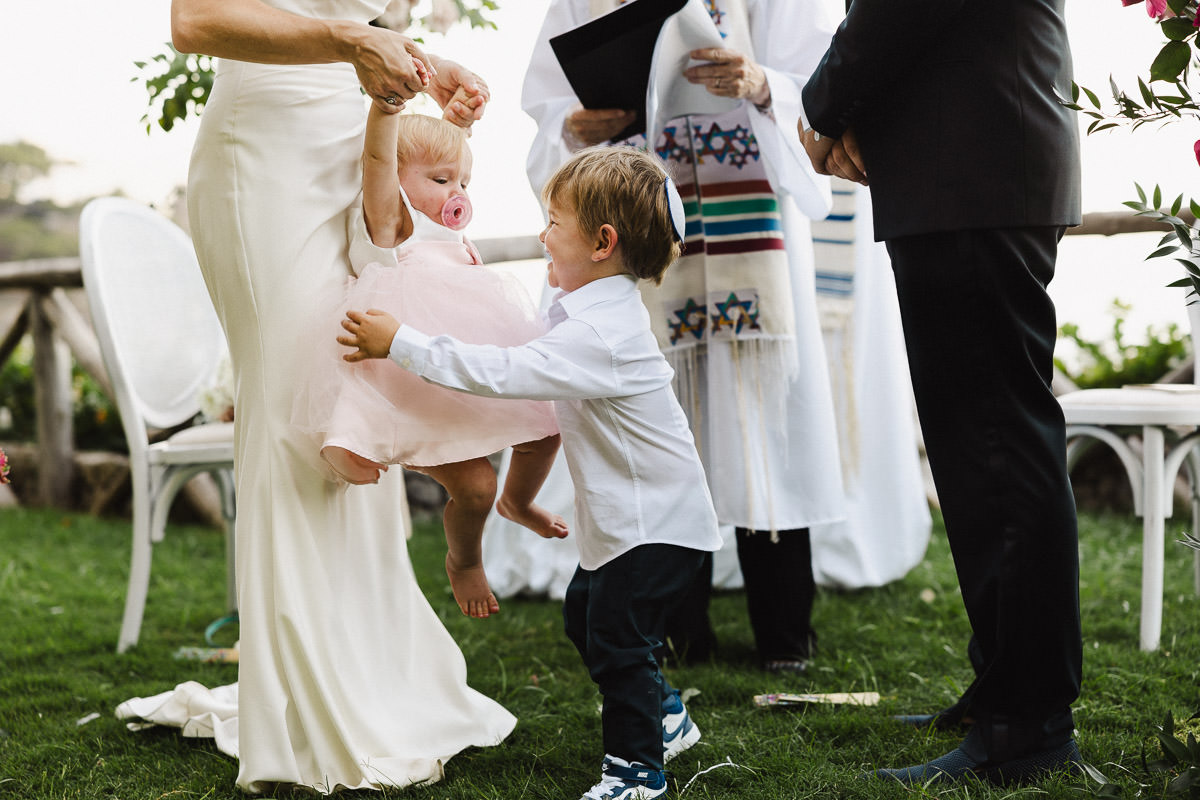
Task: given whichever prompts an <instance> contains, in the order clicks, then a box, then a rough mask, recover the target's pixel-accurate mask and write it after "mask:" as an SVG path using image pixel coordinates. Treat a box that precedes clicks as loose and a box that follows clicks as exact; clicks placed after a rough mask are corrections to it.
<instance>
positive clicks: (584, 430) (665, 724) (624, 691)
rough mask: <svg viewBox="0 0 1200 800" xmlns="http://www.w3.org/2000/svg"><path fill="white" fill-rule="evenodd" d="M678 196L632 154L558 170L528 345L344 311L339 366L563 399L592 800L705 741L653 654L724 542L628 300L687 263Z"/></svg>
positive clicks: (655, 354)
mask: <svg viewBox="0 0 1200 800" xmlns="http://www.w3.org/2000/svg"><path fill="white" fill-rule="evenodd" d="M674 192H675V190H674V186H673V185H671V184H670V182H669V181H668V180H667V176H666V173H665V172H664V171H663V169H662V167H661V165H660V164H659V162H658V161H657V160H656V159H655V158H654V157H653V156H651V155H649V154H647V153H644V152H642V151H640V150H636V149H633V148H625V147H599V148H590V149H587V150H583V151H580V152H579V153H578V154H576V155H575V157H574V158H572V159H571V160H570V161H568V162H567V163H565V164H563V166H562V167H560V168H559V170H558V172H556V173H555V175H554V176H553V177H552V178H551V179H550V181H549V182H548V183H547V184H546V187H545V189H544V190H543V199H544V200H545V202H546V204H547V207H548V211H549V224H548V225H547V226H546V228H545V230H543V231H542V233H541V236H540V237H539V238H540V239H541V241H542V244H543V245H545V247H546V251H547V253H548V254H549V256H550V263H549V282H550V285H551V286H552V287H555V288H558V289H560V290H561V292H560V293H559V295H558V296H557V297H556V298H555V300H554V302H553V303H552V304H551V306H550V308H549V310H548V312H547V315H548V317H549V324H550V325H551V326H552V327H551V328H550V330H549V332H548V333H546V334H545V335H543V336H541V337H540V338H538V339H535V340H533V341H531V342H529V343H528V344H526V345H521V346H518V347H495V346H491V345H466V344H463V343H461V342H458V341H456V340H454V339H452V338H450V337H447V336H436V337H429V336H426V335H425V334H423V333H421V332H419V331H415V330H413V329H411V328H409V327H407V326H405V325H402V324H400V323H399V322H398V321H397V320H396V319H395V318H393V317H391V316H390V315H388V314H386V313H383V312H380V311H376V310H370V311H367V312H366V313H361V312H357V311H350V312H349V313H348V314H347V315H346V317H347V318H346V319H345V320H343V321H342V327H343V328H344V329H345V330H346V334H344V335H342V336H340V337H338V341H339V342H340V343H342V344H344V345H347V346H350V347H355V348H357V349H356V350H355V352H353V353H350V354H349V355H347V356H345V358H346V360H348V361H359V360H362V359H365V358H385V357H390V358H392V360H394V361H395V362H396V363H398V364H399V365H400V366H402V367H404V368H405V369H407V370H410V371H411V372H414V373H416V374H417V375H420V376H421V377H422V378H424V379H425V380H428V381H432V382H434V383H437V384H440V385H442V386H448V387H450V388H452V389H458V390H459V391H464V392H469V393H471V394H479V395H485V396H491V397H514V398H532V399H540V400H553V401H555V403H554V405H555V411H556V412H557V414H558V424H559V429H560V431H561V434H562V446H563V450H564V451H565V453H566V457H567V464H568V466H569V468H570V472H571V477H572V480H573V481H574V483H575V506H576V508H575V518H576V528H577V531H576V544H577V546H578V547H579V568H578V570H576V572H575V575H574V577H573V578H572V579H571V583H570V585H569V586H568V587H567V593H566V599H565V601H564V606H563V619H564V623H565V628H566V632H567V636H568V637H569V638H570V639H571V641H572V643H574V645H575V647H576V648H578V650H579V653H580V655H581V656H582V657H583V661H584V664H585V665H586V666H587V668H588V670H589V672H590V674H591V676H592V679H593V680H594V681H596V683H597V684H598V686H599V688H600V693H601V694H602V695H603V697H604V706H603V711H602V713H601V724H602V728H603V732H604V750H605V756H604V762H603V767H602V771H603V777H602V779H601V781H600V783H598V784H596V785H595V786H594V787H592V789H591V790H589V791H588V792H587V793H586V794H585V795H584V798H585V799H586V798H593V799H595V800H599V799H600V798H605V800H635V798H652V797H658V796H660V795H662V794H664V793H665V792H666V790H667V788H666V778H665V777H664V776H663V772H662V767H663V763H664V762H665V761H666V760H667V759H669V758H671V757H672V756H674V755H676V754H678V753H680V752H682V751H683V750H685V749H687V748H688V747H690V746H691V745H693V744H695V742H696V741H697V740H698V739H699V738H700V731H699V729H697V728H696V726H695V724H693V723H692V721H691V719H690V718H689V716H688V714H687V711H686V709H684V707H683V704H682V703H681V702H680V700H679V696H678V692H676V691H674V690H673V689H672V688H671V686H670V684H668V683H667V681H666V679H665V678H664V677H663V675H662V673H661V672H660V670H659V667H658V663H657V662H656V661H655V659H654V655H653V654H654V651H655V649H656V648H657V647H658V646H659V645H660V643H661V642H662V639H663V627H664V624H665V619H666V614H667V612H668V611H670V610H671V609H672V607H673V606H674V605H675V604H676V603H677V602H678V601H679V599H680V598H681V597H682V593H683V592H684V591H685V590H686V589H687V587H688V585H689V582H690V581H691V579H692V577H693V576H694V575H695V573H696V571H697V570H698V569H699V567H700V564H701V561H702V559H703V555H704V552H706V551H714V550H717V549H719V548H720V546H721V537H720V534H719V533H718V531H717V517H716V512H715V511H714V510H713V505H712V498H711V497H710V496H709V492H708V485H707V483H706V481H705V478H704V470H703V468H702V467H701V465H700V458H699V456H698V455H697V453H696V447H695V443H694V441H693V440H692V434H691V432H690V430H689V428H688V424H687V419H686V418H685V417H684V413H683V409H682V408H680V406H679V402H678V401H677V400H676V398H675V394H674V392H673V391H672V389H671V379H672V377H673V374H672V371H671V368H670V367H669V366H668V365H667V362H666V360H665V359H664V358H663V356H662V353H661V352H660V351H659V348H658V344H657V343H656V341H655V338H654V334H653V333H652V332H651V330H650V319H649V315H648V314H647V313H646V309H645V306H643V305H642V301H641V296H640V295H639V293H638V290H637V280H638V279H639V278H640V279H647V280H652V281H654V282H655V283H657V282H659V281H660V280H661V279H662V274H663V272H664V271H665V270H666V268H667V266H668V265H670V263H671V262H672V261H674V260H675V258H676V257H677V256H678V255H679V242H680V241H681V239H682V232H683V212H682V204H681V203H680V202H679V200H678V195H677V194H674ZM672 194H674V201H672V199H671V196H672Z"/></svg>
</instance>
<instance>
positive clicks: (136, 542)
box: [117, 475, 154, 653]
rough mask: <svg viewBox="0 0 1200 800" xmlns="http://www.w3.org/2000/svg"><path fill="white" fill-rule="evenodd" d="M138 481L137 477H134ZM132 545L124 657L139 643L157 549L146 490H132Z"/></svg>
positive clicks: (121, 640)
mask: <svg viewBox="0 0 1200 800" xmlns="http://www.w3.org/2000/svg"><path fill="white" fill-rule="evenodd" d="M134 478H135V481H136V478H137V476H136V475H135V476H134ZM133 494H134V500H133V542H132V546H131V548H130V557H129V586H128V588H127V589H126V590H125V616H124V617H123V618H122V619H121V633H120V635H119V636H118V637H117V652H118V653H124V652H125V651H126V650H128V649H129V648H131V647H133V646H134V645H136V644H137V643H138V636H139V635H140V634H141V631H142V616H143V615H144V614H145V611H146V594H147V592H148V591H149V590H150V560H151V557H152V555H153V549H154V545H153V542H151V539H150V502H149V498H148V497H147V496H146V495H147V492H146V491H145V489H144V488H143V489H140V490H139V488H138V486H137V485H136V484H135V486H134V489H133Z"/></svg>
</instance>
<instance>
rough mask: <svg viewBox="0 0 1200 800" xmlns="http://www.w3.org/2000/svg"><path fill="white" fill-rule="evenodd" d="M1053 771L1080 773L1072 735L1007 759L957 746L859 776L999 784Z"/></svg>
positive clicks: (1079, 758)
mask: <svg viewBox="0 0 1200 800" xmlns="http://www.w3.org/2000/svg"><path fill="white" fill-rule="evenodd" d="M1054 772H1068V773H1070V774H1072V775H1082V774H1083V757H1082V756H1080V755H1079V748H1078V747H1076V746H1075V741H1074V740H1073V739H1072V740H1070V741H1068V742H1066V743H1064V744H1061V745H1058V746H1057V747H1052V748H1050V749H1048V750H1042V751H1039V752H1036V753H1030V754H1028V755H1024V756H1020V757H1019V758H1012V759H1009V760H1008V761H999V762H988V761H978V760H976V759H975V758H973V757H972V756H970V755H968V754H967V752H966V751H964V750H963V749H962V748H961V747H957V748H955V749H954V750H951V751H950V752H949V753H946V755H944V756H940V757H938V758H935V759H933V760H932V761H928V762H926V763H924V764H917V765H916V766H913V767H902V768H900V769H877V770H875V771H874V772H868V773H864V774H863V775H861V776H860V777H863V778H883V779H885V780H888V779H890V780H894V781H898V782H900V783H903V784H906V785H910V786H913V785H916V786H924V785H925V784H931V783H932V784H946V783H955V782H958V781H963V780H969V779H977V780H982V781H987V782H988V783H994V784H998V785H1001V786H1011V785H1015V784H1023V783H1029V782H1032V781H1037V780H1040V779H1042V778H1044V777H1046V776H1047V775H1049V774H1051V773H1054Z"/></svg>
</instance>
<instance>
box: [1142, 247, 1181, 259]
mask: <svg viewBox="0 0 1200 800" xmlns="http://www.w3.org/2000/svg"><path fill="white" fill-rule="evenodd" d="M1178 249H1179V245H1177V244H1173V245H1171V246H1169V247H1160V248H1158V249H1157V250H1155V251H1154V252H1153V253H1151V254H1150V255H1148V256H1146V260H1147V261H1149V260H1150V259H1152V258H1162V257H1163V256H1169V255H1171V253H1174V252H1175V251H1176V250H1178Z"/></svg>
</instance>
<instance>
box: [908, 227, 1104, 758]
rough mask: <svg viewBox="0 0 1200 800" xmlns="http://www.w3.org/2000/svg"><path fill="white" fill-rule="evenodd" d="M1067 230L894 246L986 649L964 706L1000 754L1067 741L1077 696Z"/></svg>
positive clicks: (989, 748)
mask: <svg viewBox="0 0 1200 800" xmlns="http://www.w3.org/2000/svg"><path fill="white" fill-rule="evenodd" d="M1062 234H1063V229H1062V228H1059V227H1031V228H1007V229H978V230H967V231H949V232H942V233H931V234H922V235H918V236H907V237H900V238H897V239H893V240H890V241H889V242H888V243H887V246H888V252H889V253H890V255H891V257H892V266H893V268H894V270H895V273H896V288H897V293H898V295H899V300H900V309H901V317H902V319H903V323H904V336H905V340H906V344H907V348H908V361H909V366H910V369H911V370H912V382H913V391H914V394H915V397H916V402H917V411H918V416H919V417H920V421H921V431H922V435H923V437H924V441H925V448H926V452H927V453H928V456H929V464H930V467H931V469H932V472H933V479H934V483H935V485H936V487H937V492H938V498H939V501H940V503H941V506H942V515H943V518H944V519H945V523H946V533H947V537H948V538H949V542H950V548H951V552H952V553H953V556H954V566H955V569H956V570H957V572H958V579H959V584H960V586H961V588H962V595H963V603H964V605H965V606H966V611H967V616H968V618H969V619H970V623H971V630H972V632H973V639H974V642H973V644H974V647H973V649H974V650H975V651H976V654H977V658H975V659H973V662H974V666H975V670H976V678H975V681H974V683H973V684H972V685H971V686H970V687H969V688H968V690H967V692H966V693H965V694H964V697H963V703H962V707H963V709H964V710H965V711H966V713H967V714H969V715H971V716H973V717H974V718H975V719H976V721H977V724H976V730H975V731H974V733H975V735H974V736H969V737H968V741H969V742H971V741H972V740H974V742H975V744H977V745H981V747H982V749H983V750H984V751H985V753H984V754H985V755H986V756H987V757H988V758H991V759H993V760H1003V759H1005V758H1009V757H1013V756H1015V755H1019V754H1021V753H1022V752H1026V751H1029V750H1036V749H1041V748H1045V747H1052V746H1054V745H1057V744H1061V743H1062V742H1064V741H1066V740H1067V739H1069V738H1070V737H1071V735H1072V730H1073V722H1072V719H1071V712H1070V705H1071V703H1072V702H1073V701H1074V700H1075V699H1076V698H1077V697H1078V696H1079V687H1080V676H1081V672H1082V641H1081V633H1080V623H1079V555H1078V534H1077V529H1076V519H1075V501H1074V497H1073V495H1072V492H1071V485H1070V480H1069V478H1068V476H1067V469H1066V444H1065V430H1064V422H1063V414H1062V409H1061V407H1060V406H1059V404H1058V401H1057V400H1056V399H1055V397H1054V394H1053V392H1052V391H1051V389H1050V380H1051V375H1052V370H1053V361H1052V357H1053V350H1054V342H1055V335H1056V330H1057V328H1056V323H1055V314H1054V305H1053V303H1052V302H1051V300H1050V298H1049V296H1048V295H1047V293H1046V285H1047V284H1048V283H1049V281H1050V279H1051V277H1053V274H1054V265H1055V259H1056V256H1057V250H1058V241H1059V239H1060V238H1061V237H1062ZM976 755H981V754H979V753H977V754H976Z"/></svg>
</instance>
